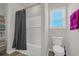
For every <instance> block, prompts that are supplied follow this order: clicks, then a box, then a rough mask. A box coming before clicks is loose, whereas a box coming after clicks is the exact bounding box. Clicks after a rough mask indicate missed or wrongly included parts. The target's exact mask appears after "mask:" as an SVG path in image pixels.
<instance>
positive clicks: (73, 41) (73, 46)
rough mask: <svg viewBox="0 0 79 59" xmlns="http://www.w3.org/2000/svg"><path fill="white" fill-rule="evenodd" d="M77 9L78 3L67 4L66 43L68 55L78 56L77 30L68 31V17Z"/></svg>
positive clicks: (78, 41)
mask: <svg viewBox="0 0 79 59" xmlns="http://www.w3.org/2000/svg"><path fill="white" fill-rule="evenodd" d="M77 9H79V3H78V4H77V3H76V4H69V6H68V16H67V18H68V30H67V41H68V47H67V48H68V55H73V56H79V29H78V30H71V31H70V15H71V14H72V13H73V12H74V11H76V10H77Z"/></svg>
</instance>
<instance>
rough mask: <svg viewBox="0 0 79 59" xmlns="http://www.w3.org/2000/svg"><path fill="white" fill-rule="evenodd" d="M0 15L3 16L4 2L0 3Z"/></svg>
mask: <svg viewBox="0 0 79 59" xmlns="http://www.w3.org/2000/svg"><path fill="white" fill-rule="evenodd" d="M0 15H2V16H5V3H0Z"/></svg>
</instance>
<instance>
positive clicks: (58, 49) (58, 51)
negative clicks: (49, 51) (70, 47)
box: [53, 36, 65, 56]
mask: <svg viewBox="0 0 79 59" xmlns="http://www.w3.org/2000/svg"><path fill="white" fill-rule="evenodd" d="M62 41H63V37H55V36H54V37H53V52H54V53H55V56H64V54H65V52H64V48H63V47H62V46H61V45H62Z"/></svg>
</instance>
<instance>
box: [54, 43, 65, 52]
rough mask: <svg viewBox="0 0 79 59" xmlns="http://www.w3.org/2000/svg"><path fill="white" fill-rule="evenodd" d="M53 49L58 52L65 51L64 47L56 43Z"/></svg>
mask: <svg viewBox="0 0 79 59" xmlns="http://www.w3.org/2000/svg"><path fill="white" fill-rule="evenodd" d="M53 51H54V52H56V53H64V48H63V47H61V46H59V45H54V46H53Z"/></svg>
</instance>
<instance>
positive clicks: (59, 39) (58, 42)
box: [52, 36, 63, 45]
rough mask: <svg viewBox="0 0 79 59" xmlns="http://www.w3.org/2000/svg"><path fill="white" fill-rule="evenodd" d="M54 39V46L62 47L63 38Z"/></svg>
mask: <svg viewBox="0 0 79 59" xmlns="http://www.w3.org/2000/svg"><path fill="white" fill-rule="evenodd" d="M52 39H53V45H62V42H63V37H56V36H54V37H52Z"/></svg>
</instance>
